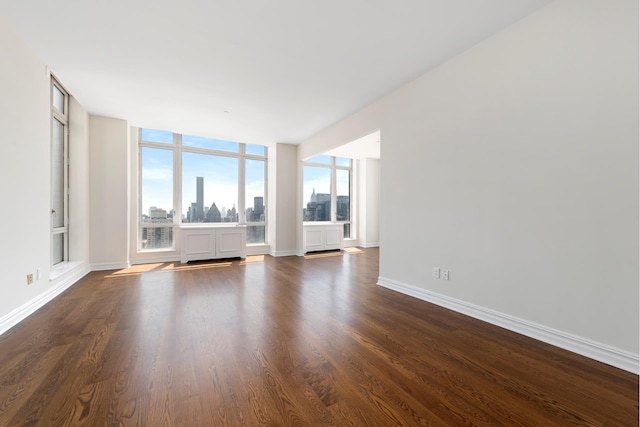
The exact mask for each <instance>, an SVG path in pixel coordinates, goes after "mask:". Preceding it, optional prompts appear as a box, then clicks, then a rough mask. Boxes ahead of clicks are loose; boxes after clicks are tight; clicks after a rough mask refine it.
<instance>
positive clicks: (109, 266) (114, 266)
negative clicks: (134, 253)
mask: <svg viewBox="0 0 640 427" xmlns="http://www.w3.org/2000/svg"><path fill="white" fill-rule="evenodd" d="M150 262H153V261H147V262H145V264H148V263H150ZM129 267H131V264H129V263H126V262H125V263H119V262H116V263H109V262H104V263H100V264H91V266H90V268H91V271H104V270H123V269H125V268H129Z"/></svg>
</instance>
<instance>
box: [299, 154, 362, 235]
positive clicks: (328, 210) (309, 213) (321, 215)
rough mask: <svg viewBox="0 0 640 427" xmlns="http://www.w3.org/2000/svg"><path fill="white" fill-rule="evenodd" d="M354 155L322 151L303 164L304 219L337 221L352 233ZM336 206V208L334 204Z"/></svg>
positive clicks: (346, 233)
mask: <svg viewBox="0 0 640 427" xmlns="http://www.w3.org/2000/svg"><path fill="white" fill-rule="evenodd" d="M351 163H352V162H351V159H347V158H343V157H332V156H327V155H319V156H315V157H312V158H310V159H308V160H307V161H305V162H304V164H303V166H302V175H303V186H302V198H303V202H302V213H303V218H304V220H305V221H336V222H341V223H343V224H344V237H345V238H351V237H354V236H352V234H351ZM334 207H335V208H334Z"/></svg>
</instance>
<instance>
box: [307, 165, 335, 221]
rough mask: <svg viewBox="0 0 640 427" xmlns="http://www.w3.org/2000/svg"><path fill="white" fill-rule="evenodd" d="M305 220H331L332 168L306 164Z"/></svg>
mask: <svg viewBox="0 0 640 427" xmlns="http://www.w3.org/2000/svg"><path fill="white" fill-rule="evenodd" d="M302 212H303V215H304V221H331V169H330V168H322V167H317V166H304V168H303V188H302Z"/></svg>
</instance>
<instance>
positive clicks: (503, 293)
mask: <svg viewBox="0 0 640 427" xmlns="http://www.w3.org/2000/svg"><path fill="white" fill-rule="evenodd" d="M376 125H378V127H380V128H381V131H382V155H381V184H380V185H381V203H382V204H381V218H380V223H381V229H380V233H381V236H380V237H381V260H380V261H381V264H380V276H381V277H383V278H387V279H389V280H392V281H395V282H397V283H402V284H407V285H410V286H412V287H415V288H417V289H423V290H425V291H428V292H433V293H436V294H438V295H443V296H445V297H451V298H455V299H456V300H458V301H462V302H464V303H468V304H471V305H474V306H478V307H484V308H485V309H488V310H494V311H496V312H499V313H503V314H506V315H509V316H513V317H515V318H518V319H522V320H524V321H526V322H529V323H531V324H538V325H542V327H544V328H548V329H550V330H555V331H560V332H561V333H563V334H566V335H567V336H574V337H579V338H583V339H585V340H586V341H588V342H592V343H596V344H598V345H600V344H601V345H603V346H605V347H607V348H609V349H614V350H620V351H622V352H626V353H629V354H632V355H635V358H636V359H637V355H638V336H639V327H638V323H639V321H638V320H639V319H638V312H639V307H638V299H639V295H638V3H637V2H636V1H625V0H617V1H611V2H609V1H607V2H604V1H588V2H585V1H578V0H567V1H557V2H554V3H552V4H550V5H549V6H547V7H545V8H543V9H541V10H539V11H538V12H536V13H534V14H533V15H531V16H529V17H527V18H525V19H523V20H522V21H520V22H518V23H516V24H514V25H513V26H511V27H509V28H508V29H506V30H505V31H503V32H501V33H498V34H496V35H495V36H493V37H491V38H489V39H487V40H485V41H484V42H482V43H480V44H478V45H477V46H475V47H474V48H472V49H470V50H469V51H467V52H465V53H463V54H461V55H459V56H458V57H456V58H454V59H452V60H451V61H449V62H447V63H445V64H443V65H442V66H440V67H439V68H437V69H435V70H433V71H431V72H429V73H427V74H425V75H423V76H422V77H420V78H419V79H417V80H415V81H414V82H412V83H410V84H408V85H406V86H404V87H403V88H401V89H400V90H398V91H396V92H394V93H393V94H391V95H389V96H387V97H385V98H383V99H381V100H380V101H378V102H377V103H376V104H374V105H372V106H369V107H367V108H366V109H365V110H363V111H361V112H359V113H357V114H355V115H354V116H352V117H350V118H348V119H346V120H344V121H342V122H340V123H339V124H337V125H336V126H335V127H333V128H331V129H328V130H327V131H325V132H323V133H321V134H319V135H317V136H315V137H314V138H312V139H311V140H309V141H308V142H306V143H305V144H304V145H303V146H302V147H301V148H300V153H305V152H312V151H314V150H316V149H317V148H318V147H326V146H330V145H331V144H332V141H334V140H335V138H336V135H347V134H349V133H352V132H353V129H358V128H361V127H363V126H368V127H374V126H376ZM399 210H401V211H402V212H404V214H405V215H406V217H405V219H398V216H397V212H398V211H399ZM433 266H438V267H440V268H442V269H449V270H451V280H450V281H443V280H438V279H435V278H432V277H431V267H433ZM636 370H637V367H636Z"/></svg>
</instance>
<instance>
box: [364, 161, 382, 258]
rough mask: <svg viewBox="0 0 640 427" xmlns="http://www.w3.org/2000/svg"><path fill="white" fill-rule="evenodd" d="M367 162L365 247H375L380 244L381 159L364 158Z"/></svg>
mask: <svg viewBox="0 0 640 427" xmlns="http://www.w3.org/2000/svg"><path fill="white" fill-rule="evenodd" d="M363 161H364V163H365V164H366V170H365V179H366V180H367V200H366V204H365V206H364V212H362V213H361V216H363V217H364V218H365V221H366V222H365V230H366V237H367V238H366V240H365V241H364V242H363V246H365V247H374V246H378V245H379V244H380V160H379V159H364V160H363Z"/></svg>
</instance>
